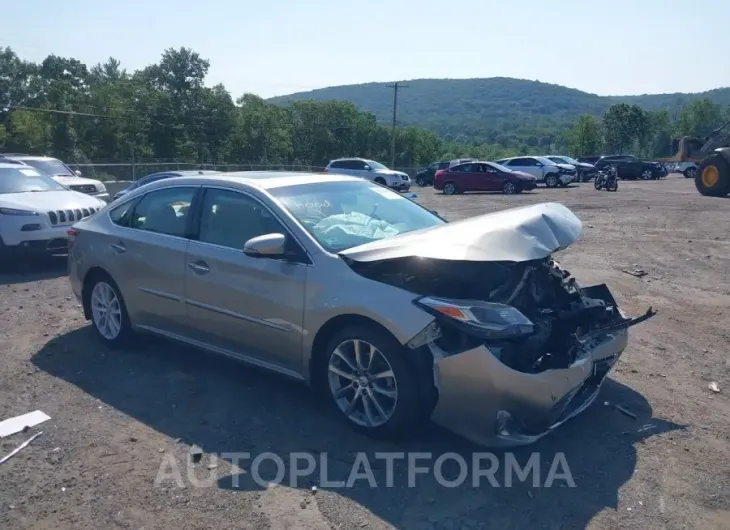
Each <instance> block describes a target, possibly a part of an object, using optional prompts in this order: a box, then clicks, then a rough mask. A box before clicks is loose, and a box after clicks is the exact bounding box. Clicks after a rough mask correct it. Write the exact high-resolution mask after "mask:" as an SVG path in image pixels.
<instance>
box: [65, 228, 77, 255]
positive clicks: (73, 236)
mask: <svg viewBox="0 0 730 530" xmlns="http://www.w3.org/2000/svg"><path fill="white" fill-rule="evenodd" d="M77 235H79V231H78V230H75V229H73V228H69V229H68V230H66V237H68V243H67V245H68V249H69V250H71V247H72V246H73V244H74V241H76V236H77Z"/></svg>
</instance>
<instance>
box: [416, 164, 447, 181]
mask: <svg viewBox="0 0 730 530" xmlns="http://www.w3.org/2000/svg"><path fill="white" fill-rule="evenodd" d="M449 164H450V162H449V161H448V160H447V161H445V162H433V163H432V164H429V165H428V167H427V168H426V169H422V170H421V171H419V172H418V173H416V178H415V180H416V184H418V185H419V186H433V178H434V175H436V172H437V171H438V170H439V169H449Z"/></svg>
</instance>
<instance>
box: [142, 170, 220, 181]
mask: <svg viewBox="0 0 730 530" xmlns="http://www.w3.org/2000/svg"><path fill="white" fill-rule="evenodd" d="M212 173H220V171H214V170H212V169H185V170H180V171H178V170H173V171H157V172H155V173H150V174H149V175H145V176H144V177H140V179H146V178H147V177H156V176H158V175H173V176H176V177H193V176H195V175H210V174H212Z"/></svg>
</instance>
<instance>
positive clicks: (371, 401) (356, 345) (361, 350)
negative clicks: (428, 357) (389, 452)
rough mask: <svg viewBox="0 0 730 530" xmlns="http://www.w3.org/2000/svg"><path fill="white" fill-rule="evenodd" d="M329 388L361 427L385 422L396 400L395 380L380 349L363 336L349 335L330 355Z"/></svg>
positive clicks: (349, 416) (396, 385)
mask: <svg viewBox="0 0 730 530" xmlns="http://www.w3.org/2000/svg"><path fill="white" fill-rule="evenodd" d="M328 381H329V387H330V392H331V394H332V397H333V399H334V400H335V403H336V404H337V406H338V407H339V409H340V410H341V411H342V413H343V414H344V415H345V416H346V417H347V419H349V420H350V421H352V422H353V423H355V424H357V425H360V426H362V427H369V428H373V427H378V426H380V425H383V424H385V423H386V422H387V421H388V420H389V419H390V418H391V417H392V416H393V413H394V412H395V408H396V405H397V404H398V384H397V382H396V379H395V373H394V372H393V368H392V367H391V365H390V363H389V362H388V360H387V358H386V357H385V355H383V353H382V352H381V351H380V350H379V349H378V348H376V347H375V346H374V345H372V344H370V343H369V342H367V341H364V340H358V339H348V340H346V341H344V342H342V343H341V344H340V345H339V346H337V348H335V349H334V351H333V352H332V355H331V356H330V359H329V365H328Z"/></svg>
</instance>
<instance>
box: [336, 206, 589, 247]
mask: <svg viewBox="0 0 730 530" xmlns="http://www.w3.org/2000/svg"><path fill="white" fill-rule="evenodd" d="M581 228H582V224H581V222H580V220H579V219H578V218H577V217H576V216H575V215H574V214H573V212H571V211H570V210H569V209H568V208H566V207H565V206H563V205H562V204H558V203H554V202H548V203H543V204H536V205H533V206H526V207H522V208H512V209H509V210H504V211H501V212H495V213H490V214H486V215H481V216H479V217H472V218H470V219H464V220H462V221H456V222H453V223H446V224H443V225H440V226H436V227H432V228H426V229H424V230H418V231H415V232H408V233H406V234H403V235H398V236H394V237H389V238H385V239H382V240H380V241H374V242H371V243H366V244H364V245H359V246H356V247H353V248H350V249H347V250H344V251H342V252H340V255H341V256H344V257H347V258H349V259H352V260H354V261H359V262H369V261H380V260H387V259H396V258H405V257H422V258H432V259H440V260H462V261H514V262H520V261H529V260H535V259H543V258H546V257H548V256H549V255H550V254H552V253H553V252H556V251H558V250H562V249H564V248H566V247H568V246H570V245H571V244H573V243H574V242H575V241H576V240H577V239H578V236H580V232H581Z"/></svg>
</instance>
